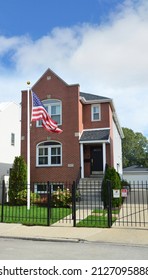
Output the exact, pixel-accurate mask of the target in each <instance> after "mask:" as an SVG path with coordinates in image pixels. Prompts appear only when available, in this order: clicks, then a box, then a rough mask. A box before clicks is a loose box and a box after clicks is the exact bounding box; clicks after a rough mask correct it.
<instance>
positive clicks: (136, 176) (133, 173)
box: [123, 165, 148, 184]
mask: <svg viewBox="0 0 148 280" xmlns="http://www.w3.org/2000/svg"><path fill="white" fill-rule="evenodd" d="M123 179H124V180H126V181H128V182H129V181H131V182H135V183H137V182H139V183H141V182H143V184H146V183H147V184H148V168H144V167H142V166H137V165H133V166H129V167H126V168H124V169H123Z"/></svg>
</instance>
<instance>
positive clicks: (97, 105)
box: [91, 104, 101, 122]
mask: <svg viewBox="0 0 148 280" xmlns="http://www.w3.org/2000/svg"><path fill="white" fill-rule="evenodd" d="M94 108H98V112H97V114H99V117H98V118H97V119H96V118H94V114H95V112H94ZM100 120H101V106H100V104H93V105H91V121H93V122H97V121H100Z"/></svg>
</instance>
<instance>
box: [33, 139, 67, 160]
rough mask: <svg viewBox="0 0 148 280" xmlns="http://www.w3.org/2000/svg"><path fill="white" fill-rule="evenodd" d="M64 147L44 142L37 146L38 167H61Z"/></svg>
mask: <svg viewBox="0 0 148 280" xmlns="http://www.w3.org/2000/svg"><path fill="white" fill-rule="evenodd" d="M61 165H62V145H61V143H59V142H55V141H51V142H42V143H40V144H38V145H37V166H61Z"/></svg>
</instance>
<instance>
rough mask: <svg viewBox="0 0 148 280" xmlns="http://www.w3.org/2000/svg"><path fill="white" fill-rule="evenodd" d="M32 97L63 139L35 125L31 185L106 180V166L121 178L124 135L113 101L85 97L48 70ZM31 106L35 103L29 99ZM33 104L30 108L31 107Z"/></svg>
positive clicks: (24, 93)
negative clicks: (53, 122) (38, 102)
mask: <svg viewBox="0 0 148 280" xmlns="http://www.w3.org/2000/svg"><path fill="white" fill-rule="evenodd" d="M32 91H34V92H35V93H36V94H37V96H38V97H39V98H40V100H42V102H43V104H44V106H45V107H46V108H48V112H49V114H50V116H51V117H52V118H53V119H55V120H56V121H57V122H58V126H59V128H61V129H62V130H63V132H62V133H61V134H55V133H49V132H47V131H46V130H45V129H44V128H43V127H42V125H41V122H40V121H37V122H32V124H31V131H30V138H31V146H30V149H31V165H30V166H31V168H30V169H31V182H32V183H34V184H37V182H47V181H51V182H65V181H69V182H73V181H74V180H76V178H77V177H78V176H79V174H80V177H81V178H85V177H90V176H91V175H94V176H97V175H99V174H103V172H104V170H105V165H106V163H107V164H109V165H110V166H113V167H115V168H116V170H117V171H118V172H119V173H121V174H122V149H121V141H122V138H123V132H122V129H121V127H120V124H119V122H118V118H117V114H116V111H115V107H114V104H113V101H112V99H110V98H107V97H102V96H98V95H93V94H89V93H84V92H81V91H80V86H79V84H73V85H68V84H67V83H66V82H65V81H63V80H62V79H61V78H60V77H59V76H58V75H57V74H55V73H54V72H53V71H51V70H50V69H47V71H46V72H45V73H44V74H43V75H42V76H41V78H40V79H39V80H38V81H37V82H36V83H35V84H34V85H33V87H32ZM30 101H31V97H30ZM30 103H31V102H30ZM26 141H27V91H22V126H21V154H22V156H24V158H25V159H26V157H27V142H26Z"/></svg>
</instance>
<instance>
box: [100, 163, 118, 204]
mask: <svg viewBox="0 0 148 280" xmlns="http://www.w3.org/2000/svg"><path fill="white" fill-rule="evenodd" d="M108 181H110V182H111V195H112V190H113V189H119V190H120V193H121V180H120V176H119V174H118V172H117V171H116V170H115V168H114V167H109V166H107V167H106V170H105V175H104V179H103V182H102V201H103V203H104V208H106V207H107V205H108V190H107V184H108ZM121 203H122V198H121V195H120V197H119V198H113V196H112V207H119V206H120V205H121Z"/></svg>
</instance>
